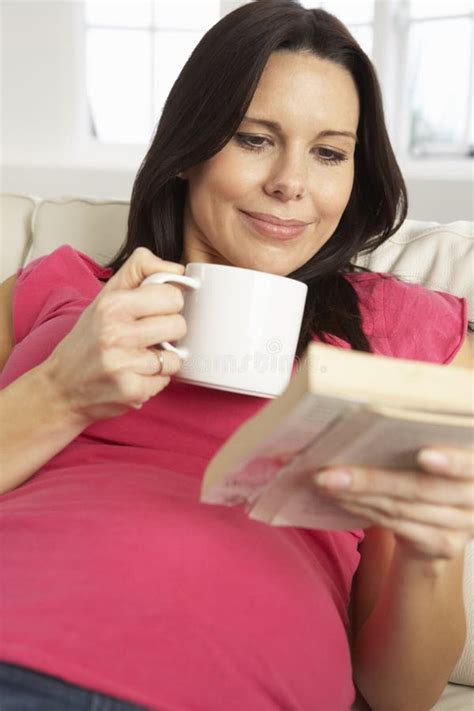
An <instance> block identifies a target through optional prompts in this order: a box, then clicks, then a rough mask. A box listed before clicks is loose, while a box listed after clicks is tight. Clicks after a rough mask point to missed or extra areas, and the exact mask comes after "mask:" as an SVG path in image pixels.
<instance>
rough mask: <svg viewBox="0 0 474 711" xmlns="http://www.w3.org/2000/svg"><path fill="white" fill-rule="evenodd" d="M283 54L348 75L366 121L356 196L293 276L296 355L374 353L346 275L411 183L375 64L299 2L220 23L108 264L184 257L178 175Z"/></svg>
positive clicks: (139, 185)
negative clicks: (301, 301) (328, 345)
mask: <svg viewBox="0 0 474 711" xmlns="http://www.w3.org/2000/svg"><path fill="white" fill-rule="evenodd" d="M278 50H290V51H295V52H296V51H300V50H309V51H311V52H313V53H314V54H315V55H316V56H318V57H320V58H321V59H328V60H331V61H333V62H335V63H337V64H339V65H340V66H342V67H344V68H345V69H347V70H348V71H349V72H350V74H351V75H352V78H353V80H354V82H355V85H356V87H357V91H358V94H359V103H360V120H359V126H358V130H357V137H358V143H357V147H356V151H355V178H354V184H353V188H352V193H351V196H350V199H349V202H348V204H347V207H346V209H345V211H344V213H343V215H342V217H341V220H340V222H339V224H338V226H337V228H336V230H335V232H334V233H333V235H332V236H331V238H330V239H329V240H328V241H327V242H326V243H325V244H324V245H323V247H322V248H321V249H320V250H319V251H318V252H317V253H316V254H315V255H314V256H313V257H312V258H311V259H310V260H309V261H308V262H306V264H304V265H303V266H301V267H299V268H298V269H297V270H296V271H294V272H292V273H291V274H288V275H287V276H288V277H290V278H294V279H298V280H300V281H303V282H305V283H306V284H307V285H308V296H307V300H306V306H305V312H304V316H303V323H302V327H301V332H300V337H299V342H298V348H297V356H298V357H299V356H301V355H302V353H303V351H304V349H305V347H306V345H307V343H308V342H309V341H310V340H311V336H312V334H313V333H314V334H316V335H318V336H319V337H320V338H321V339H322V340H323V341H324V340H326V334H333V335H336V336H339V337H341V338H343V339H345V340H346V341H348V342H349V343H350V344H351V346H352V348H354V349H355V350H363V351H370V350H371V348H370V344H369V342H368V340H367V338H366V337H365V335H364V333H363V331H362V327H361V316H360V311H359V305H358V299H357V294H356V292H355V290H354V288H353V287H352V285H351V284H350V282H349V280H348V279H347V278H345V276H344V275H345V274H348V273H351V272H354V271H358V270H359V269H358V268H357V267H355V266H353V265H352V264H351V263H350V260H351V259H352V258H353V257H354V256H355V255H356V254H357V253H359V252H361V253H366V252H369V251H372V250H373V249H375V248H376V247H377V246H378V245H380V244H381V243H382V242H384V241H385V240H386V239H387V238H388V237H389V236H390V235H391V234H393V233H394V232H395V231H396V230H397V229H398V228H399V226H400V225H401V223H402V222H403V220H404V219H405V218H406V214H407V194H406V188H405V184H404V181H403V178H402V175H401V172H400V169H399V167H398V164H397V161H396V159H395V156H394V154H393V151H392V147H391V145H390V141H389V138H388V134H387V130H386V127H385V121H384V114H383V106H382V98H381V92H380V87H379V83H378V80H377V76H376V74H375V71H374V68H373V66H372V63H371V61H370V60H369V58H368V57H367V55H366V54H365V53H364V52H363V50H362V49H361V48H360V46H359V45H358V43H357V42H356V41H355V39H354V38H353V37H352V35H351V34H350V33H349V31H348V30H347V28H346V27H345V26H344V25H343V24H342V23H341V22H340V21H339V20H338V19H337V18H336V17H334V16H333V15H330V14H329V13H328V12H325V11H324V10H309V9H305V8H303V7H302V6H301V5H299V4H298V3H297V2H294V1H293V0H257V1H256V2H251V3H248V4H246V5H243V6H242V7H239V8H238V9H236V10H234V11H233V12H231V13H230V14H228V15H226V16H225V17H224V18H222V19H221V20H220V21H219V22H218V23H217V24H216V25H214V26H213V27H211V29H210V30H209V31H208V32H207V33H206V34H205V35H204V37H203V38H202V40H201V41H200V42H199V44H198V45H197V47H196V48H195V50H194V51H193V53H192V54H191V56H190V58H189V59H188V61H187V62H186V64H185V66H184V67H183V69H182V71H181V73H180V75H179V77H178V78H177V80H176V82H175V84H174V86H173V88H172V89H171V92H170V94H169V96H168V98H167V101H166V103H165V105H164V108H163V112H162V115H161V118H160V121H159V124H158V127H157V129H156V133H155V135H154V138H153V141H152V143H151V145H150V147H149V149H148V151H147V154H146V156H145V158H144V160H143V162H142V164H141V166H140V168H139V170H138V173H137V176H136V179H135V182H134V185H133V190H132V195H131V201H130V213H129V218H128V231H127V237H126V241H125V243H124V245H123V246H122V248H121V249H120V251H119V253H118V254H117V255H116V256H115V258H114V259H113V260H112V261H111V262H110V263H109V265H108V266H110V267H111V268H112V269H113V271H114V272H115V271H116V270H117V269H119V268H120V267H121V266H122V264H123V263H124V262H125V260H126V259H127V258H128V257H129V256H130V254H131V253H132V252H133V250H134V249H135V248H136V247H138V246H145V247H148V248H149V249H151V250H152V251H153V252H154V253H155V254H158V255H159V256H160V257H161V258H162V259H165V260H167V261H174V262H179V261H180V259H181V256H182V252H183V212H184V204H185V199H186V191H187V182H186V181H185V180H182V179H181V178H180V177H178V173H180V172H181V171H185V170H186V169H188V168H191V167H192V166H194V165H197V164H198V163H201V162H202V161H205V160H208V159H209V158H211V157H212V156H213V155H215V154H216V153H217V152H218V151H220V150H221V149H222V148H223V147H224V146H225V144H226V143H227V142H228V141H229V140H230V139H231V138H232V136H233V135H234V134H235V132H236V131H237V129H238V127H239V125H240V123H241V121H242V119H243V116H244V115H245V113H246V111H247V108H248V106H249V104H250V102H251V100H252V97H253V94H254V92H255V90H256V87H257V84H258V81H259V79H260V76H261V74H262V72H263V69H264V67H265V65H266V63H267V61H268V59H269V57H270V55H271V54H272V52H275V51H278Z"/></svg>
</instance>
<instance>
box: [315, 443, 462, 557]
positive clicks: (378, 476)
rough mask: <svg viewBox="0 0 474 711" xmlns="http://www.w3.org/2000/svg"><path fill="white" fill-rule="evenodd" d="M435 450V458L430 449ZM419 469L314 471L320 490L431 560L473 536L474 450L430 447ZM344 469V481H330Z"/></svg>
mask: <svg viewBox="0 0 474 711" xmlns="http://www.w3.org/2000/svg"><path fill="white" fill-rule="evenodd" d="M430 453H431V454H433V455H437V456H436V457H431V458H430V456H429V454H430ZM418 465H419V467H420V469H414V470H398V471H397V470H388V469H372V468H362V467H350V466H344V467H334V468H332V469H330V468H327V469H325V470H324V471H319V472H318V473H317V474H316V475H315V476H314V481H315V484H316V487H317V489H318V490H319V491H320V492H321V493H323V494H324V495H326V496H329V497H330V498H331V499H332V500H333V501H334V502H336V503H337V505H338V506H340V508H341V509H342V510H344V511H348V512H350V513H354V514H357V515H360V516H362V517H363V518H364V519H366V520H367V521H368V525H378V526H383V527H384V528H387V529H389V530H391V531H392V532H393V533H394V535H395V538H396V539H397V541H398V542H399V543H400V544H402V547H404V548H407V549H408V550H409V551H410V553H412V554H414V555H416V556H419V557H422V558H429V559H451V558H455V557H457V556H458V555H460V554H461V552H462V551H463V550H464V548H465V546H466V543H467V542H468V541H469V540H470V539H471V538H474V449H464V448H463V449H457V448H453V447H443V448H439V449H438V448H436V449H434V448H430V450H421V451H420V452H419V454H418ZM339 472H341V473H342V472H344V473H345V474H346V475H349V476H348V477H346V478H347V479H348V483H347V484H346V486H341V485H339V486H337V485H336V484H333V485H331V484H330V477H331V476H332V475H334V474H337V473H339Z"/></svg>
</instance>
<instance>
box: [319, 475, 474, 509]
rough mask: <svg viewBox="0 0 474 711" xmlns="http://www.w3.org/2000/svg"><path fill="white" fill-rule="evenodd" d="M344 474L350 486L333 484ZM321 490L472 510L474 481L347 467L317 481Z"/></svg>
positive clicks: (341, 494) (340, 483)
mask: <svg viewBox="0 0 474 711" xmlns="http://www.w3.org/2000/svg"><path fill="white" fill-rule="evenodd" d="M341 474H344V475H345V477H346V479H347V483H346V484H345V485H343V482H342V480H341V481H340V482H339V483H336V482H335V481H334V482H333V479H336V478H340V475H341ZM314 482H315V484H316V486H317V487H319V488H321V490H323V491H324V490H325V491H334V492H336V491H337V494H338V496H339V495H340V496H345V495H352V496H354V495H355V496H358V495H361V494H372V495H386V496H390V497H391V498H393V499H401V500H405V501H419V502H422V503H427V504H430V503H431V504H438V505H439V504H440V503H442V504H443V505H447V506H460V507H466V508H469V507H472V505H473V497H474V488H473V478H472V477H471V478H470V479H467V478H466V479H458V480H456V485H455V486H453V480H452V479H448V478H447V477H442V476H436V475H434V474H427V473H426V472H420V471H417V470H401V471H400V470H387V469H363V468H359V467H347V468H344V470H341V469H337V470H336V469H327V470H325V471H322V472H318V473H317V474H316V475H315V477H314Z"/></svg>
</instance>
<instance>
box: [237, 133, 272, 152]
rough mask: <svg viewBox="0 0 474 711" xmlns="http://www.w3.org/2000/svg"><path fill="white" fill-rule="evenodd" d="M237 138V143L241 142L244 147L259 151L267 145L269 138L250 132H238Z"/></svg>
mask: <svg viewBox="0 0 474 711" xmlns="http://www.w3.org/2000/svg"><path fill="white" fill-rule="evenodd" d="M235 139H236V141H237V143H240V145H241V146H244V148H250V150H254V151H258V150H259V149H260V148H263V147H264V146H265V143H266V142H267V141H268V138H265V137H264V136H253V135H252V134H250V133H236V134H235Z"/></svg>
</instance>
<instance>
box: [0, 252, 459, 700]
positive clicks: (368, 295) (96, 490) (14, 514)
mask: <svg viewBox="0 0 474 711" xmlns="http://www.w3.org/2000/svg"><path fill="white" fill-rule="evenodd" d="M109 276H110V271H109V270H106V269H103V268H101V267H100V266H99V265H98V264H96V263H95V262H94V261H92V260H91V259H90V258H89V257H87V256H86V255H84V254H81V253H80V252H77V251H75V250H74V249H72V248H71V247H70V246H63V247H61V248H59V249H57V250H56V251H54V252H53V253H52V254H51V255H49V256H47V257H44V258H40V259H37V260H35V261H34V262H32V263H30V264H29V265H28V266H27V267H26V268H24V269H20V271H19V273H18V280H17V284H16V290H15V296H14V332H15V342H16V345H15V347H14V349H13V352H12V354H11V357H10V359H9V361H8V363H7V365H6V367H5V369H4V371H3V373H2V375H1V378H0V385H1V386H3V387H4V386H6V385H8V384H9V383H10V382H12V381H13V380H14V379H15V378H18V377H19V376H20V375H21V374H22V373H24V372H26V371H28V370H29V369H31V368H33V367H34V366H36V365H37V364H39V363H40V362H41V361H43V360H44V359H45V358H46V357H47V356H48V354H49V353H50V352H51V350H52V349H53V348H54V346H55V345H56V344H57V343H58V342H59V341H60V340H61V339H62V338H63V337H64V336H65V335H66V334H67V332H68V331H69V330H70V329H71V328H72V327H73V325H74V323H75V321H76V320H77V318H78V317H79V315H80V314H81V312H82V311H83V309H84V308H85V307H86V306H87V305H88V304H89V303H90V302H91V301H92V300H93V299H94V298H95V296H96V295H97V294H98V293H99V291H100V288H101V282H100V281H99V279H102V280H105V279H107V277H109ZM349 278H350V280H351V282H352V283H353V284H354V287H355V288H356V290H357V292H358V294H359V296H360V299H361V308H362V312H363V317H364V329H365V331H366V333H367V335H368V336H369V337H370V339H371V342H372V344H373V347H374V348H375V350H376V351H377V352H378V353H384V354H388V355H392V354H393V355H398V356H405V357H409V358H414V359H418V360H429V361H435V362H439V363H447V362H449V361H450V360H451V359H452V358H453V356H454V355H455V354H456V352H457V351H458V349H459V348H460V346H461V343H462V341H463V339H464V334H465V331H466V323H467V316H466V303H465V301H464V300H462V299H458V298H456V297H454V296H450V295H448V294H443V293H440V292H432V291H428V290H426V289H424V288H422V287H420V286H414V285H405V284H402V283H399V282H398V281H396V280H395V279H393V278H392V277H387V278H382V276H381V275H378V274H362V275H356V276H350V277H349ZM332 340H333V343H334V344H337V345H340V346H341V347H348V346H347V344H346V343H344V342H342V341H341V340H340V339H332ZM266 402H267V401H266V400H265V399H262V398H257V397H251V396H246V395H239V394H234V393H229V392H223V391H218V390H211V389H207V388H203V387H197V386H192V385H187V384H184V383H179V382H178V381H174V380H172V381H171V383H170V385H169V386H168V387H167V388H165V390H164V391H162V392H161V393H160V394H159V395H158V396H157V397H155V398H152V399H151V400H150V401H149V402H148V403H147V404H145V405H144V406H143V408H142V409H141V410H139V411H138V410H137V411H135V410H133V411H131V412H129V413H126V414H125V415H122V416H120V417H118V418H112V419H110V420H102V421H99V422H96V423H95V424H94V425H92V426H91V427H89V428H88V429H87V430H85V431H84V432H83V433H82V434H81V435H80V436H79V437H77V439H75V440H74V441H73V442H71V443H70V444H69V445H68V446H67V447H66V448H65V449H64V450H63V451H61V452H60V453H59V454H58V455H57V456H55V457H53V459H51V460H50V461H49V462H48V463H47V464H46V465H45V466H44V467H42V469H40V470H39V471H38V472H37V473H36V474H34V475H33V476H32V477H31V478H30V479H29V480H28V481H26V482H25V483H24V484H23V485H21V486H19V487H18V488H17V489H15V490H14V491H11V492H9V493H6V494H4V495H3V496H2V497H1V499H0V502H1V509H0V511H1V518H0V537H1V540H2V546H1V552H0V564H1V570H2V580H3V583H2V591H1V592H2V594H1V596H0V618H1V620H2V627H1V634H0V660H3V661H7V662H10V663H13V664H19V665H23V666H25V667H29V668H32V669H35V670H38V671H41V672H44V673H47V674H52V675H55V676H57V677H60V678H62V679H64V680H66V681H68V682H70V683H74V684H78V685H80V686H83V687H87V688H90V689H94V690H97V691H99V692H102V693H104V694H108V695H111V696H117V697H121V698H123V699H125V700H128V701H129V702H131V703H135V704H141V705H144V706H147V707H149V708H151V709H161V710H162V711H165V710H166V711H202V710H203V709H205V711H222V709H223V708H225V709H226V711H243V709H245V710H246V711H250V710H252V711H257V709H258V711H277V710H278V711H280V710H281V709H290V708H291V709H293V710H294V711H308V710H309V709H331V711H338V710H341V711H342V709H345V710H347V709H348V708H349V707H350V705H351V703H352V701H353V698H354V688H353V684H352V679H351V662H350V650H349V644H348V640H347V624H348V613H347V606H348V601H349V594H350V587H351V580H352V576H353V574H354V572H355V570H356V568H357V565H358V562H359V553H358V544H359V542H360V540H361V539H362V537H363V533H362V531H352V532H351V531H338V532H330V531H311V530H306V529H301V528H276V527H271V526H267V525H266V524H263V523H261V522H258V521H253V520H250V519H248V518H247V517H246V516H245V514H244V513H243V511H242V510H241V509H240V508H238V507H237V508H228V507H225V506H211V505H209V504H201V503H199V489H200V483H201V477H202V474H203V471H204V469H205V467H206V464H207V463H208V461H209V460H210V458H211V457H212V456H213V454H214V453H215V452H216V451H217V450H218V449H219V447H220V446H221V445H222V443H223V442H224V441H225V440H226V438H227V437H229V435H230V434H231V433H232V432H233V431H234V430H235V429H236V428H237V427H238V426H239V425H240V424H241V423H242V422H243V421H244V420H246V419H247V418H249V417H250V416H251V415H253V414H254V413H256V412H257V411H258V410H259V409H260V408H261V407H262V406H263V405H265V404H266ZM25 406H27V403H25Z"/></svg>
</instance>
